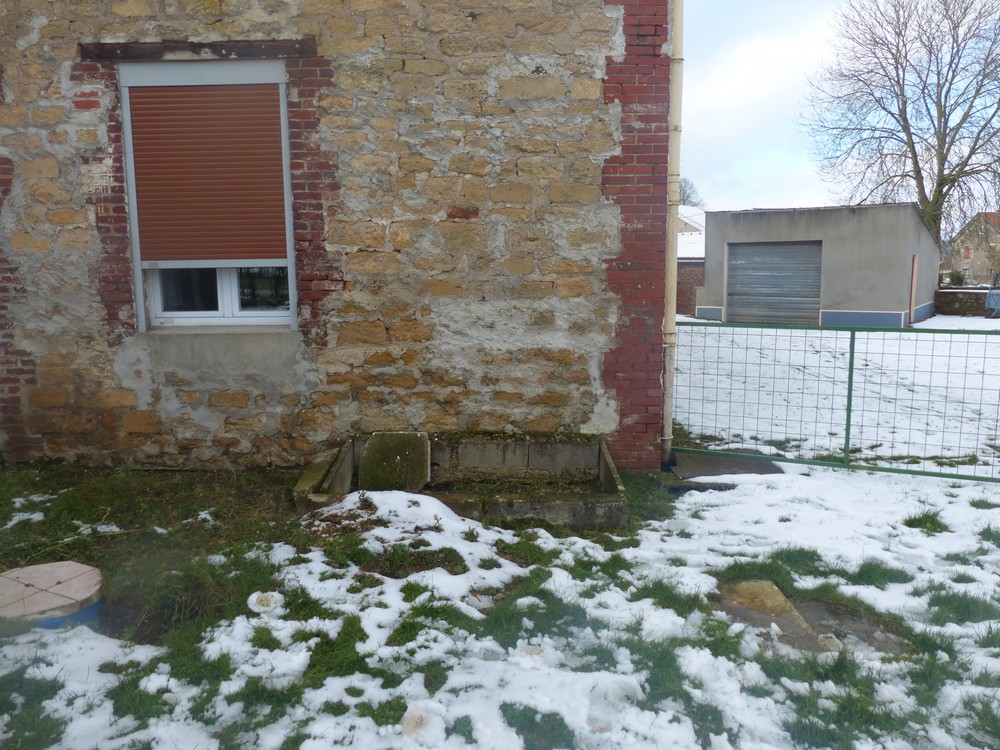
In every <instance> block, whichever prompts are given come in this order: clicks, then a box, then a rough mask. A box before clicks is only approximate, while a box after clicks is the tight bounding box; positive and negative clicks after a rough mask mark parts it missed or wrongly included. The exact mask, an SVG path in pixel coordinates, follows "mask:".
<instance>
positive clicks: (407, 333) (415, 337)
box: [389, 320, 433, 342]
mask: <svg viewBox="0 0 1000 750" xmlns="http://www.w3.org/2000/svg"><path fill="white" fill-rule="evenodd" d="M432 337H433V328H432V327H431V326H429V325H425V324H423V323H420V322H418V321H416V320H401V321H399V322H398V323H394V324H393V325H392V326H390V327H389V340H390V341H393V342H404V341H429V340H430V339H431V338H432Z"/></svg>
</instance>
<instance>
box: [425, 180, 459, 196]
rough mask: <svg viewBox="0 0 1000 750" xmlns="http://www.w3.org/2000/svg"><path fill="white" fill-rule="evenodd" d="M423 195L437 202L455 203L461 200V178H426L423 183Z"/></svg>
mask: <svg viewBox="0 0 1000 750" xmlns="http://www.w3.org/2000/svg"><path fill="white" fill-rule="evenodd" d="M423 191H424V193H425V194H426V195H427V196H428V197H429V198H433V199H434V200H438V201H457V200H461V198H462V178H461V177H451V176H449V177H428V178H427V180H426V181H425V182H424V190H423Z"/></svg>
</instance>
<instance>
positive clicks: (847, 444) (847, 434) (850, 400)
mask: <svg viewBox="0 0 1000 750" xmlns="http://www.w3.org/2000/svg"><path fill="white" fill-rule="evenodd" d="M856 335H857V331H851V345H850V349H849V354H848V356H847V417H846V419H847V422H846V424H845V425H844V466H847V465H848V464H850V463H851V409H852V407H853V406H854V338H855V336H856Z"/></svg>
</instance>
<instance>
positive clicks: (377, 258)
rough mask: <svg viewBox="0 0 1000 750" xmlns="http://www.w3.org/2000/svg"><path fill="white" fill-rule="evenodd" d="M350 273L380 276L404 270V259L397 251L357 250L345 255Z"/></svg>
mask: <svg viewBox="0 0 1000 750" xmlns="http://www.w3.org/2000/svg"><path fill="white" fill-rule="evenodd" d="M344 262H345V264H346V270H347V271H348V273H351V274H357V275H360V276H379V275H381V274H386V273H398V272H400V271H402V270H403V261H402V260H401V259H400V257H399V255H398V254H397V253H378V252H362V251H359V252H356V253H349V254H348V255H346V256H345V257H344Z"/></svg>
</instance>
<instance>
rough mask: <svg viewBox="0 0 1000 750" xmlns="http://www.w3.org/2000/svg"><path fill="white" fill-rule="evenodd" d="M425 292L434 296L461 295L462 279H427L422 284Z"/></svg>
mask: <svg viewBox="0 0 1000 750" xmlns="http://www.w3.org/2000/svg"><path fill="white" fill-rule="evenodd" d="M421 288H422V290H423V292H424V293H425V294H429V295H431V296H432V297H461V296H462V280H461V279H427V280H425V281H424V283H423V284H422V285H421Z"/></svg>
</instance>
